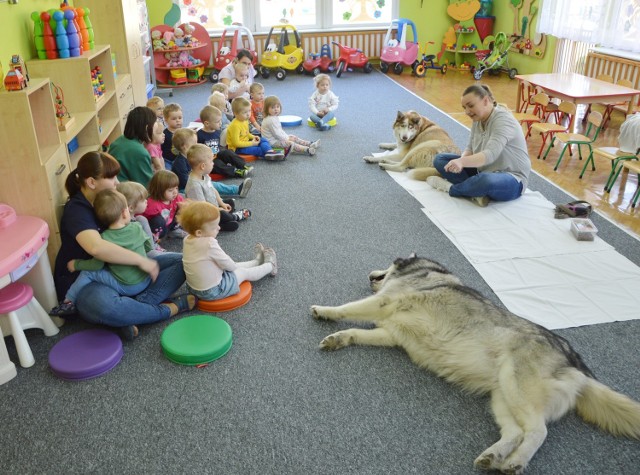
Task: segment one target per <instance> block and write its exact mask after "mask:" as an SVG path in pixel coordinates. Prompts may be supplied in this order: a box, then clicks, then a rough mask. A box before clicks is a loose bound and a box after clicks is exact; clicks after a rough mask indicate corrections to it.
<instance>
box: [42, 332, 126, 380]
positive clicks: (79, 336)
mask: <svg viewBox="0 0 640 475" xmlns="http://www.w3.org/2000/svg"><path fill="white" fill-rule="evenodd" d="M122 355H123V351H122V341H121V340H120V337H119V336H118V335H116V334H115V333H113V332H111V331H109V330H104V329H98V328H96V329H91V330H83V331H81V332H78V333H74V334H73V335H69V336H67V337H65V338H63V339H62V340H60V341H59V342H58V343H56V344H55V346H54V347H53V348H51V351H50V352H49V366H50V367H51V370H52V371H53V373H54V374H55V375H56V376H58V377H60V378H62V379H64V380H67V381H83V380H85V379H92V378H97V377H98V376H102V375H103V374H105V373H107V372H108V371H111V370H112V369H113V368H115V367H116V365H117V364H118V363H119V362H120V360H121V359H122Z"/></svg>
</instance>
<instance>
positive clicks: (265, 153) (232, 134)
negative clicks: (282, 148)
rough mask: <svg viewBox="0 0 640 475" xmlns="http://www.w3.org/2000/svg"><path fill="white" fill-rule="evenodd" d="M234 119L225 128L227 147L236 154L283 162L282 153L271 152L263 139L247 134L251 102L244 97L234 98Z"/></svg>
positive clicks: (271, 149)
mask: <svg viewBox="0 0 640 475" xmlns="http://www.w3.org/2000/svg"><path fill="white" fill-rule="evenodd" d="M231 107H232V108H233V115H234V117H235V118H234V119H233V120H232V121H231V124H229V127H228V128H227V147H228V148H229V150H233V151H235V152H236V153H240V154H246V155H255V156H256V157H258V158H264V159H265V160H284V158H285V157H284V153H282V152H276V151H275V150H273V148H272V147H271V145H270V144H269V142H268V141H267V140H266V139H265V138H264V137H258V136H257V135H252V134H251V133H250V132H249V117H251V102H249V101H248V100H247V99H245V98H244V97H236V98H235V99H234V100H233V102H232V103H231Z"/></svg>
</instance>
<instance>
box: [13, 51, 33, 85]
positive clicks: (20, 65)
mask: <svg viewBox="0 0 640 475" xmlns="http://www.w3.org/2000/svg"><path fill="white" fill-rule="evenodd" d="M9 67H10V68H11V69H17V70H18V71H20V72H21V73H22V75H23V76H24V78H25V79H26V81H27V83H28V82H29V72H28V71H27V66H26V65H25V64H24V61H23V60H22V58H21V57H20V55H19V54H14V55H13V56H11V61H10V62H9Z"/></svg>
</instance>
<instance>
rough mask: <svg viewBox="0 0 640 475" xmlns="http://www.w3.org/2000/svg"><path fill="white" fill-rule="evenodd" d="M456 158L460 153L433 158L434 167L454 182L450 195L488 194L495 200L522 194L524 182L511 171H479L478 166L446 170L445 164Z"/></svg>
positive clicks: (507, 198)
mask: <svg viewBox="0 0 640 475" xmlns="http://www.w3.org/2000/svg"><path fill="white" fill-rule="evenodd" d="M456 158H460V155H457V154H455V153H439V154H438V155H436V156H435V158H434V159H433V166H434V168H435V169H436V170H438V173H440V175H442V177H443V178H444V179H445V180H447V181H448V182H450V183H452V184H453V186H452V187H451V188H450V189H449V196H466V197H474V196H488V197H489V198H490V199H491V200H493V201H511V200H515V199H516V198H519V197H520V195H521V194H522V183H521V182H519V181H518V180H516V178H515V177H514V176H513V175H510V174H509V173H504V172H478V170H477V169H476V168H463V169H462V171H461V172H460V173H452V172H447V171H445V169H444V167H445V165H446V164H447V163H449V162H450V161H451V160H454V159H456Z"/></svg>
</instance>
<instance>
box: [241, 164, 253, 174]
mask: <svg viewBox="0 0 640 475" xmlns="http://www.w3.org/2000/svg"><path fill="white" fill-rule="evenodd" d="M243 168H244V169H245V170H247V173H249V172H250V171H251V170H253V167H252V166H251V165H245V166H244V167H243Z"/></svg>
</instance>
